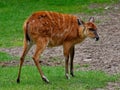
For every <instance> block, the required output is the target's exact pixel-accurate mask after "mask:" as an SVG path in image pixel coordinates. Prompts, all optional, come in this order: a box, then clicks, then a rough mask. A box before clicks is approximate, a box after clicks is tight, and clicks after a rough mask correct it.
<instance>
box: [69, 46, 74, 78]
mask: <svg viewBox="0 0 120 90" xmlns="http://www.w3.org/2000/svg"><path fill="white" fill-rule="evenodd" d="M74 49H75V47H74V46H73V47H71V49H70V74H71V75H72V76H73V77H74V72H73V59H74V54H75V50H74Z"/></svg>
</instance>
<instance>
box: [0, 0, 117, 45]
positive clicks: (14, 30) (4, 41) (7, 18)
mask: <svg viewBox="0 0 120 90" xmlns="http://www.w3.org/2000/svg"><path fill="white" fill-rule="evenodd" d="M117 2H118V0H114V1H112V0H64V1H63V0H12V1H11V0H0V47H14V46H22V40H23V30H22V25H23V22H24V21H25V19H26V18H27V17H28V16H29V15H31V14H32V13H33V12H35V11H40V10H48V11H57V12H62V13H71V14H72V13H85V14H86V13H87V14H90V13H95V12H96V13H99V12H101V11H103V9H104V7H102V5H103V4H107V5H109V4H114V3H117ZM94 4H95V5H97V7H96V8H90V7H89V6H91V5H94ZM99 5H100V6H99Z"/></svg>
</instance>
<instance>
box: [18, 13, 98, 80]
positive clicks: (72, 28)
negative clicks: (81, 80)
mask: <svg viewBox="0 0 120 90" xmlns="http://www.w3.org/2000/svg"><path fill="white" fill-rule="evenodd" d="M90 20H91V19H90ZM82 24H83V25H82ZM89 28H93V29H94V31H95V32H96V26H95V24H94V23H93V22H91V21H89V22H87V23H84V22H82V23H81V25H78V18H77V17H76V16H74V15H68V14H61V13H56V12H48V11H41V12H36V13H34V14H32V16H30V17H29V18H28V19H27V20H26V21H25V23H24V49H23V54H22V56H21V59H20V69H19V74H18V79H17V82H19V78H20V72H21V67H22V64H23V61H24V58H25V55H26V54H27V52H28V51H29V49H30V48H31V46H32V45H33V44H36V51H35V54H34V56H33V60H34V62H35V64H36V66H37V68H38V70H39V72H40V75H41V77H42V79H43V80H44V81H46V82H48V79H47V78H46V77H45V76H44V74H43V72H42V70H41V68H40V65H39V55H40V54H41V53H42V52H43V51H44V49H45V48H46V46H48V47H54V46H59V45H63V50H64V56H65V72H66V77H67V78H69V76H68V73H69V72H68V61H69V57H70V58H71V59H70V73H71V75H72V76H74V75H73V58H74V45H75V44H77V43H80V42H82V41H83V40H84V39H85V38H86V37H92V38H96V36H97V34H96V35H95V33H93V32H92V31H89Z"/></svg>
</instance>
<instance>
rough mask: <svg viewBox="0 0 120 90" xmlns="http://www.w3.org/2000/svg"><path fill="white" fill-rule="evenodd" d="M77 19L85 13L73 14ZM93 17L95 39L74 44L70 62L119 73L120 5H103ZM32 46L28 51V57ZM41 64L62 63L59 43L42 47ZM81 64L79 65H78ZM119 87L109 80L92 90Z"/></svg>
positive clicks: (12, 50)
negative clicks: (96, 32) (101, 9)
mask: <svg viewBox="0 0 120 90" xmlns="http://www.w3.org/2000/svg"><path fill="white" fill-rule="evenodd" d="M77 15H78V16H80V17H81V18H85V19H86V20H87V19H89V16H88V15H82V14H77ZM94 17H95V19H96V21H97V26H98V34H99V36H100V40H99V41H97V42H96V41H95V40H93V39H89V38H87V39H86V40H85V41H84V42H82V43H80V44H78V45H76V48H75V58H74V63H75V64H76V65H78V66H80V68H77V70H84V71H85V70H102V71H105V72H106V73H108V74H117V73H120V4H116V5H112V6H105V12H104V14H103V13H102V14H96V15H95V16H94ZM34 48H35V47H33V48H32V49H31V51H30V52H29V53H28V56H32V55H33V53H34ZM0 51H3V52H7V53H9V54H11V55H13V56H19V57H20V55H21V53H22V47H16V48H0ZM40 62H41V63H42V64H44V65H50V66H58V65H63V66H64V57H63V49H62V46H60V47H54V48H46V50H45V51H44V52H43V54H42V57H41V61H40ZM26 64H28V65H34V63H33V60H28V58H27V60H25V65H26ZM0 65H1V66H3V67H4V66H16V65H19V60H11V61H8V62H0ZM82 66H83V67H82ZM116 89H117V90H119V89H120V83H119V82H114V83H112V82H109V83H108V85H107V86H106V87H105V88H104V89H96V90H116Z"/></svg>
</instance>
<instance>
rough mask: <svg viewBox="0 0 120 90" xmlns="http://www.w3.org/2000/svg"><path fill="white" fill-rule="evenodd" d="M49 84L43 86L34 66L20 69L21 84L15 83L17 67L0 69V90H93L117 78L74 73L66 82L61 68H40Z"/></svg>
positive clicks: (99, 73)
mask: <svg viewBox="0 0 120 90" xmlns="http://www.w3.org/2000/svg"><path fill="white" fill-rule="evenodd" d="M42 69H43V71H44V73H45V75H46V76H47V77H48V79H49V80H50V84H45V83H44V82H43V81H42V80H41V78H40V75H39V73H38V71H37V69H36V67H35V66H24V67H23V68H22V74H21V83H20V84H17V83H16V78H17V73H18V67H4V68H3V67H0V89H1V90H26V89H30V90H38V89H39V90H93V89H95V88H101V87H104V86H105V85H106V84H107V82H114V81H116V80H117V79H118V78H119V77H118V76H110V75H107V74H105V73H104V72H101V71H76V72H75V75H76V76H75V77H71V79H70V80H67V79H66V78H65V76H64V69H63V67H49V66H45V67H42Z"/></svg>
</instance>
